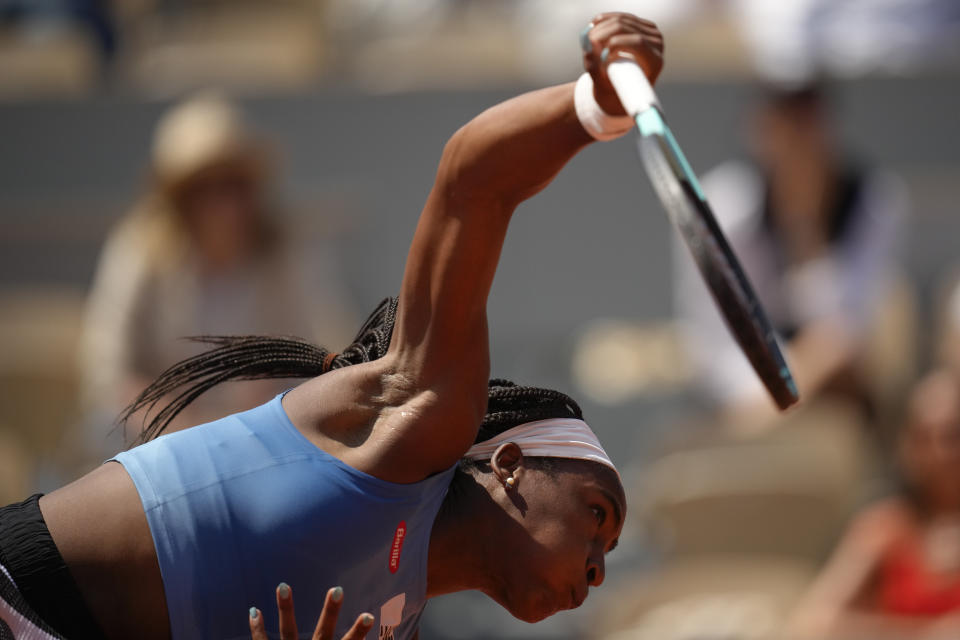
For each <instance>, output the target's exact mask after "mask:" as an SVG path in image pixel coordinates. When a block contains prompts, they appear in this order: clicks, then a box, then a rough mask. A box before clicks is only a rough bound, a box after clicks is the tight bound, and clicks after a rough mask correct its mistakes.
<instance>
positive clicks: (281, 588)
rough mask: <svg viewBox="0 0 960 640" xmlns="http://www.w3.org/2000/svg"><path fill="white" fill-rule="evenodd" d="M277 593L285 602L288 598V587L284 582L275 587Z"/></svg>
mask: <svg viewBox="0 0 960 640" xmlns="http://www.w3.org/2000/svg"><path fill="white" fill-rule="evenodd" d="M277 593H278V594H280V597H281V598H283V599H284V600H286V599H287V598H289V597H290V585H288V584H287V583H286V582H281V583H280V584H279V585H277Z"/></svg>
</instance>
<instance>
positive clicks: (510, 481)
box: [506, 476, 517, 489]
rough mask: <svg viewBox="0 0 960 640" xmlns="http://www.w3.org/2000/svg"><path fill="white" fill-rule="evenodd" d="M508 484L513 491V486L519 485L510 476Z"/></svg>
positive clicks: (507, 480)
mask: <svg viewBox="0 0 960 640" xmlns="http://www.w3.org/2000/svg"><path fill="white" fill-rule="evenodd" d="M506 483H507V488H508V489H513V485H515V484H517V481H516V480H514V479H513V476H508V477H507V479H506Z"/></svg>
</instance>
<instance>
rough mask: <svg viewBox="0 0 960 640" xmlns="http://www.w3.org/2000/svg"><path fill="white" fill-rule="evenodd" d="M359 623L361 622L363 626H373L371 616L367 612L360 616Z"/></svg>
mask: <svg viewBox="0 0 960 640" xmlns="http://www.w3.org/2000/svg"><path fill="white" fill-rule="evenodd" d="M360 624H362V625H363V626H365V627H372V626H373V616H372V615H370V614H369V613H365V614H363V615H362V616H360Z"/></svg>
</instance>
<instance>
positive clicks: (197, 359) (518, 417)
mask: <svg viewBox="0 0 960 640" xmlns="http://www.w3.org/2000/svg"><path fill="white" fill-rule="evenodd" d="M396 317H397V299H396V298H386V299H385V300H383V301H382V302H381V303H380V304H379V305H378V306H377V308H376V309H375V310H374V311H373V313H371V314H370V316H369V317H368V318H367V320H366V322H364V324H363V326H362V327H361V328H360V331H358V332H357V335H356V337H355V338H354V339H353V342H352V343H351V344H350V345H349V346H348V347H347V348H346V349H344V350H343V352H342V353H340V354H338V355H336V356H335V357H333V358H332V359H329V356H330V351H329V350H328V349H325V348H323V347H319V346H317V345H314V344H311V343H309V342H307V341H305V340H302V339H300V338H293V337H271V336H201V337H196V338H190V339H191V340H195V341H197V342H202V343H204V344H209V345H213V348H212V349H210V350H208V351H205V352H204V353H201V354H199V355H196V356H193V357H192V358H187V359H186V360H183V361H181V362H179V363H177V364H175V365H173V366H172V367H170V368H169V369H167V370H166V371H164V372H163V373H161V374H160V377H158V378H157V379H156V380H155V381H154V382H153V383H151V384H150V386H148V387H147V388H146V389H144V390H143V392H141V393H140V395H139V396H137V398H136V399H135V400H134V401H133V402H132V403H131V404H130V405H129V406H128V407H127V408H126V409H124V411H123V413H122V414H121V415H120V418H119V423H120V424H121V425H122V424H123V423H125V422H126V421H128V420H129V419H130V418H131V417H132V416H133V415H134V414H136V413H137V412H139V411H141V410H143V409H146V413H145V417H144V423H145V424H144V427H143V429H142V430H141V432H140V435H139V436H138V437H137V438H136V440H135V441H134V445H136V444H142V443H144V442H147V441H149V440H152V439H153V438H155V437H157V436H158V435H160V434H161V433H163V431H164V430H165V429H166V428H167V426H168V425H169V424H170V422H171V421H173V419H174V418H176V417H177V415H178V414H179V413H180V412H181V411H183V409H184V408H186V407H187V406H188V405H189V404H190V403H191V402H193V401H194V400H196V399H197V398H198V397H200V396H201V395H202V394H203V393H205V392H206V391H208V390H209V389H212V388H213V387H215V386H217V385H218V384H220V383H222V382H226V381H228V380H261V379H268V378H312V377H315V376H318V375H321V374H323V373H326V371H328V370H330V369H340V368H343V367H347V366H350V365H353V364H358V363H361V362H370V361H372V360H376V359H378V358H382V357H383V356H384V355H385V354H386V353H387V350H388V349H389V348H390V338H391V337H392V334H393V325H394V322H395V321H396ZM488 389H489V390H488V397H487V413H486V415H485V416H484V419H483V422H482V423H481V424H480V429H479V431H478V432H477V438H476V442H483V441H484V440H489V439H490V438H493V437H495V436H497V435H498V434H500V433H502V432H504V431H506V430H507V429H510V428H512V427H515V426H517V425H520V424H523V423H526V422H533V421H535V420H546V419H548V418H577V419H583V413H582V412H581V410H580V407H579V405H577V403H576V402H575V401H574V400H573V399H572V398H570V397H569V396H567V395H565V394H563V393H560V392H559V391H552V390H550V389H540V388H537V387H524V386H519V385H517V384H515V383H513V382H510V381H509V380H502V379H494V380H491V381H490V383H489V388H488ZM166 399H169V400H168V402H167V404H166V405H164V406H163V407H162V408H161V409H160V410H159V411H157V412H156V413H155V414H154V415H152V416H150V414H151V413H152V412H153V411H154V409H156V408H157V406H158V405H160V404H161V403H162V402H164V400H166ZM148 416H149V420H148V419H147V417H148Z"/></svg>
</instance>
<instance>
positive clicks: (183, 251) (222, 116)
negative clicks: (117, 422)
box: [81, 91, 355, 460]
mask: <svg viewBox="0 0 960 640" xmlns="http://www.w3.org/2000/svg"><path fill="white" fill-rule="evenodd" d="M273 170H274V162H273V153H272V149H271V148H270V146H269V145H268V144H267V143H266V142H265V141H264V140H263V139H261V138H260V137H258V135H256V134H255V133H254V132H253V131H252V130H251V128H250V126H249V125H248V124H247V123H246V122H245V120H244V118H243V115H242V114H241V112H240V111H239V110H238V109H237V108H236V107H235V106H234V105H233V104H232V103H231V102H230V101H228V100H227V99H226V98H225V97H224V96H223V95H221V94H219V93H216V92H212V91H205V92H202V93H198V94H196V95H195V96H193V97H190V98H188V99H186V100H184V101H182V102H180V103H178V104H176V105H174V106H173V107H172V108H171V109H170V110H169V111H168V112H167V113H165V114H164V115H163V116H162V117H161V119H160V121H159V123H158V124H157V127H156V130H155V135H154V142H153V151H152V159H151V168H150V182H149V187H148V189H147V192H146V193H145V194H144V195H143V197H142V198H141V199H140V200H139V202H137V203H136V204H135V206H134V207H133V209H132V211H131V212H130V213H129V214H128V215H127V216H125V217H124V219H123V220H122V221H121V222H120V223H119V224H118V225H117V227H116V229H115V230H114V231H113V232H112V233H111V234H110V236H109V238H108V239H107V242H106V244H105V246H104V250H103V253H102V255H101V258H100V263H99V267H98V270H97V274H96V277H95V279H94V284H93V288H92V290H91V294H90V298H89V301H88V305H87V313H86V320H85V323H84V332H83V337H82V346H81V380H82V381H83V385H84V389H83V396H84V401H85V405H86V407H87V410H88V411H89V412H90V413H91V414H92V417H91V419H90V422H91V424H92V425H93V424H96V425H98V426H97V427H95V428H94V432H93V433H91V434H90V438H89V440H90V441H91V445H92V447H93V448H94V449H95V451H93V452H92V453H94V454H95V456H96V457H97V458H98V459H99V460H102V459H103V458H104V457H106V456H108V455H112V454H113V453H115V452H116V451H117V450H118V447H119V446H120V445H121V444H122V443H118V442H116V441H111V440H108V439H107V438H106V432H105V430H104V429H103V428H102V425H103V424H104V423H105V420H104V418H105V417H107V416H114V415H116V414H117V412H118V411H119V410H120V409H121V408H122V407H124V406H125V405H126V404H127V403H128V402H129V401H130V400H131V399H132V398H133V396H134V395H135V394H136V393H137V392H139V390H140V389H142V388H143V387H144V386H145V385H146V384H147V383H148V382H149V381H150V380H152V379H153V378H155V377H156V376H157V375H159V374H160V373H161V372H162V371H163V370H164V369H166V368H167V367H169V366H170V365H172V364H173V363H175V362H177V361H178V360H181V359H183V358H186V357H189V356H191V355H194V354H195V353H197V352H198V351H199V347H198V346H197V345H196V344H195V343H192V342H190V341H185V340H182V339H181V337H182V336H188V335H203V334H226V333H230V334H249V333H265V334H283V335H298V336H302V337H304V338H310V339H313V340H318V341H321V342H324V343H328V344H343V343H345V342H346V341H347V340H348V339H349V338H350V336H351V335H352V328H353V327H354V326H355V319H354V318H355V316H354V313H353V311H352V303H351V301H350V299H349V295H347V294H346V293H345V291H344V289H345V288H344V286H343V285H342V279H341V278H340V277H339V276H338V273H337V268H336V260H335V257H334V256H332V255H331V254H330V253H329V251H327V250H326V249H327V248H326V247H322V248H320V249H319V250H318V248H316V247H310V248H309V249H310V250H308V248H307V247H300V246H298V245H297V244H295V242H294V240H293V235H294V234H292V233H290V232H289V231H288V230H287V229H286V227H285V225H284V223H283V219H282V218H281V217H280V215H279V212H278V211H277V210H276V207H275V206H274V205H273V202H272V198H271V192H270V190H271V183H272V180H271V178H272V173H273ZM258 386H259V389H258V388H257V387H258ZM278 390H279V389H278V387H277V386H276V385H273V384H262V383H261V384H259V385H258V384H257V383H245V384H244V385H240V386H239V387H234V388H232V389H219V390H217V391H216V392H214V393H213V394H211V395H210V396H209V397H207V398H204V399H203V400H201V401H200V402H199V403H198V404H197V405H195V406H193V407H192V408H191V411H190V412H189V413H188V415H185V416H183V418H182V419H181V420H180V422H179V423H178V425H175V427H176V426H186V425H187V424H196V423H197V422H203V421H206V420H212V419H215V418H218V417H221V416H223V415H226V414H227V413H230V412H232V411H235V410H236V409H238V408H243V407H246V408H249V407H252V406H255V405H257V404H259V403H260V402H263V401H265V400H266V399H268V398H270V397H272V396H273V395H274V394H275V393H276V392H277V391H278Z"/></svg>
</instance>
